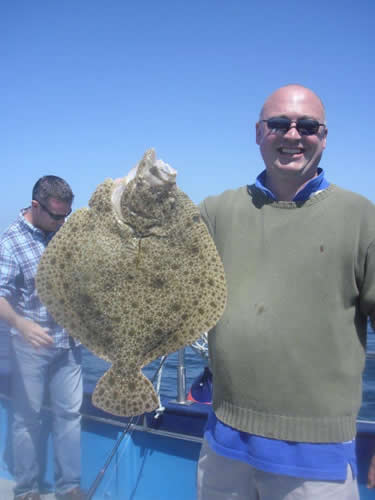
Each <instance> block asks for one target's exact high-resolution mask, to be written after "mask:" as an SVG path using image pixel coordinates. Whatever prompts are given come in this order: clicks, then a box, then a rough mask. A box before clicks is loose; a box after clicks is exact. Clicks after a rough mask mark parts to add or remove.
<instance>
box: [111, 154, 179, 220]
mask: <svg viewBox="0 0 375 500" xmlns="http://www.w3.org/2000/svg"><path fill="white" fill-rule="evenodd" d="M176 177H177V171H176V170H175V169H174V168H172V167H171V166H170V165H168V163H165V162H164V161H163V160H157V159H156V152H155V150H154V149H149V150H147V151H146V153H145V154H144V155H143V158H142V160H141V161H140V162H139V163H138V164H137V165H136V166H135V167H133V168H132V169H131V170H130V172H129V173H128V174H127V175H126V176H125V177H124V178H123V179H116V180H115V181H114V188H113V191H112V196H111V201H112V206H113V208H114V212H115V214H116V215H117V218H118V219H119V220H120V221H121V220H122V215H121V198H122V195H123V193H124V191H125V190H126V189H127V186H128V184H129V182H130V181H132V180H133V179H134V180H135V184H134V185H133V186H132V189H135V190H137V186H138V187H139V186H141V185H142V186H147V188H149V189H150V190H155V191H154V192H157V193H160V194H163V193H164V194H166V193H168V192H170V191H171V190H172V189H173V187H174V186H175V185H176Z"/></svg>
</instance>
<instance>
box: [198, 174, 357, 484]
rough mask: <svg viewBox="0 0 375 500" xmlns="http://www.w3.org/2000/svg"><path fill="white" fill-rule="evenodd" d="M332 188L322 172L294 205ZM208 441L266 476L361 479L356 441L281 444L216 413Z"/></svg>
mask: <svg viewBox="0 0 375 500" xmlns="http://www.w3.org/2000/svg"><path fill="white" fill-rule="evenodd" d="M265 180H266V171H265V170H264V171H263V172H262V173H261V174H260V175H258V177H257V179H256V182H255V185H256V187H257V188H258V189H261V190H262V191H263V192H264V193H266V194H267V195H268V196H269V197H271V198H273V199H276V197H275V196H274V194H273V193H272V192H271V191H270V190H269V189H268V188H267V187H266V186H265ZM328 186H329V182H328V181H327V180H326V179H325V177H324V172H323V170H322V169H318V175H317V177H314V178H313V179H311V181H309V182H308V183H307V184H306V186H305V187H304V188H303V189H302V190H301V191H299V192H298V193H297V195H296V196H295V198H294V199H293V201H303V200H307V199H308V198H309V197H310V196H311V195H312V194H314V193H316V192H317V191H321V190H323V189H326V188H327V187H328ZM204 437H205V439H206V440H207V441H208V443H209V445H210V447H211V448H212V449H213V450H214V451H215V452H216V453H218V454H219V455H223V456H225V457H228V458H232V459H235V460H241V461H242V462H246V463H248V464H250V465H252V466H253V467H255V468H257V469H260V470H263V471H266V472H272V473H275V474H283V475H286V476H294V477H301V478H304V479H312V480H313V479H315V480H321V481H344V480H345V479H346V474H347V466H348V464H350V466H351V468H352V471H353V475H354V476H356V475H357V462H356V453H355V441H354V440H352V441H348V442H345V443H297V442H292V441H279V440H277V439H270V438H266V437H262V436H256V435H254V434H248V433H246V432H242V431H239V430H237V429H234V428H233V427H230V426H229V425H226V424H224V423H223V422H221V421H220V420H219V419H218V418H217V417H216V415H215V413H214V412H213V411H211V413H210V415H209V417H208V421H207V426H206V430H205V434H204Z"/></svg>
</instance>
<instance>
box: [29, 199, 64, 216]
mask: <svg viewBox="0 0 375 500" xmlns="http://www.w3.org/2000/svg"><path fill="white" fill-rule="evenodd" d="M35 201H37V202H38V203H39V205H40V206H41V207H42V208H43V210H45V211H46V212H47V214H48V215H49V216H50V217H51V219H53V220H56V221H59V220H63V219H66V218H67V217H68V215H70V214H71V213H72V209H70V210H69V212H67V213H66V214H54V213H53V212H50V210H49V209H48V208H47V207H46V206H45V205H44V204H43V203H42V202H41V201H39V200H35Z"/></svg>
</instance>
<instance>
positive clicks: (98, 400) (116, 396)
mask: <svg viewBox="0 0 375 500" xmlns="http://www.w3.org/2000/svg"><path fill="white" fill-rule="evenodd" d="M92 402H93V404H94V405H95V406H97V407H98V408H100V409H102V410H104V411H106V412H108V413H111V414H112V415H120V416H124V417H133V416H136V415H142V414H143V413H146V412H150V411H153V410H155V409H156V408H157V407H158V406H159V399H158V397H157V395H156V392H155V390H154V387H153V385H152V383H151V382H150V381H149V380H148V378H146V377H145V376H144V375H143V373H142V372H141V371H140V370H139V371H138V372H137V373H132V375H130V376H127V377H126V378H124V377H123V376H119V375H116V371H115V369H114V368H113V367H112V368H110V369H109V370H108V371H107V372H106V373H105V374H104V375H103V376H102V378H101V379H100V380H99V382H98V383H97V386H96V388H95V391H94V393H93V396H92Z"/></svg>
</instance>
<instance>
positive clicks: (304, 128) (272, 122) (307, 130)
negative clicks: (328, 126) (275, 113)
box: [260, 116, 325, 135]
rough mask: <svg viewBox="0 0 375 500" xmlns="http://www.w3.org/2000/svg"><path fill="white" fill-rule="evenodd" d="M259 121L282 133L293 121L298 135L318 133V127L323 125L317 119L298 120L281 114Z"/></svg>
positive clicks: (285, 131) (286, 130)
mask: <svg viewBox="0 0 375 500" xmlns="http://www.w3.org/2000/svg"><path fill="white" fill-rule="evenodd" d="M260 121H261V122H266V123H267V127H268V128H269V129H270V130H275V131H276V132H280V133H282V134H286V133H287V132H288V130H289V129H290V128H291V126H292V123H295V127H296V129H297V130H298V133H299V134H300V135H314V134H317V133H318V130H319V127H325V124H324V123H319V122H318V120H313V119H312V118H299V119H298V120H291V119H290V118H286V117H283V116H280V117H275V118H268V120H260Z"/></svg>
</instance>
